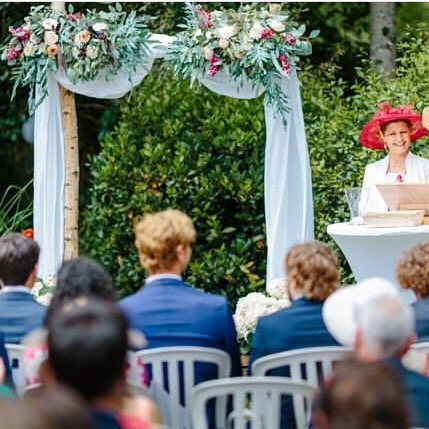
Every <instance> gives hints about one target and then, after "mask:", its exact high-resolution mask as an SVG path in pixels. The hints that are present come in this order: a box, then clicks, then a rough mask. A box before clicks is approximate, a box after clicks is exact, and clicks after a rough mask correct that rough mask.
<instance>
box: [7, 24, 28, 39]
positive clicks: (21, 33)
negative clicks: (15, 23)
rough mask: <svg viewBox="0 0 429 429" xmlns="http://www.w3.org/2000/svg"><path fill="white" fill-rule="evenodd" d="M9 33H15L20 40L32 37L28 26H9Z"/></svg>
mask: <svg viewBox="0 0 429 429" xmlns="http://www.w3.org/2000/svg"><path fill="white" fill-rule="evenodd" d="M9 33H11V34H13V35H14V36H15V37H16V38H17V39H18V40H19V41H20V42H25V41H26V40H28V39H29V38H30V30H29V29H28V28H26V27H16V28H13V27H9Z"/></svg>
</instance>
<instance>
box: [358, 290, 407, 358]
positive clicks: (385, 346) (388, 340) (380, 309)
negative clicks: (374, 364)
mask: <svg viewBox="0 0 429 429" xmlns="http://www.w3.org/2000/svg"><path fill="white" fill-rule="evenodd" d="M355 320H356V323H357V326H358V328H359V329H360V331H361V333H362V338H363V340H364V342H365V344H366V346H367V347H368V349H369V350H370V351H371V352H373V353H376V354H377V355H379V357H380V358H386V357H392V356H394V355H395V354H396V353H398V352H399V351H400V350H401V349H402V348H403V347H404V346H405V345H406V343H407V340H408V339H409V337H410V335H412V334H413V333H414V330H415V320H414V313H413V311H412V309H411V306H409V305H408V304H406V303H404V302H403V301H401V299H400V298H399V297H393V296H389V297H387V296H383V297H377V298H374V299H371V300H368V301H365V303H362V304H361V305H359V306H358V307H355Z"/></svg>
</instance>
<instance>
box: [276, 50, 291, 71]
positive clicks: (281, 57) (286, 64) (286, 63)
mask: <svg viewBox="0 0 429 429" xmlns="http://www.w3.org/2000/svg"><path fill="white" fill-rule="evenodd" d="M277 59H278V60H279V61H280V63H281V65H282V69H283V70H284V71H285V72H286V73H290V71H291V70H292V67H291V66H290V64H289V60H288V59H287V57H286V56H285V55H283V54H280V55H279V56H278V57H277Z"/></svg>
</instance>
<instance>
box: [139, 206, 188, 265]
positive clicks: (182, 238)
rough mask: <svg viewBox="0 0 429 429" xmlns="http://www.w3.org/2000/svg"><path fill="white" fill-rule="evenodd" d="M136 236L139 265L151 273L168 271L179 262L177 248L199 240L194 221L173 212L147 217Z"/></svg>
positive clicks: (180, 213)
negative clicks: (159, 270) (176, 261)
mask: <svg viewBox="0 0 429 429" xmlns="http://www.w3.org/2000/svg"><path fill="white" fill-rule="evenodd" d="M134 233H135V242H134V244H135V246H136V248H137V250H138V253H139V258H140V263H141V264H142V266H143V267H144V268H145V269H146V270H147V271H149V272H151V271H154V270H157V269H169V268H170V267H171V266H172V264H173V263H174V261H175V259H176V248H177V246H178V245H180V244H182V245H184V246H186V245H190V244H193V243H195V240H196V232H195V228H194V224H193V223H192V220H191V218H190V217H189V216H187V215H186V214H185V213H183V212H181V211H180V210H173V209H168V210H163V211H160V212H157V213H147V214H145V215H144V216H143V219H142V220H141V221H140V222H139V223H138V224H137V225H136V227H135V230H134Z"/></svg>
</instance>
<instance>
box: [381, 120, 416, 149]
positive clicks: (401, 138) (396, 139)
mask: <svg viewBox="0 0 429 429" xmlns="http://www.w3.org/2000/svg"><path fill="white" fill-rule="evenodd" d="M383 138H384V141H385V143H386V146H387V149H388V150H389V153H391V154H394V155H405V154H407V153H408V148H409V146H410V143H411V138H410V128H409V126H408V123H407V122H404V121H396V122H390V123H389V124H387V125H386V128H385V130H384V132H383Z"/></svg>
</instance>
